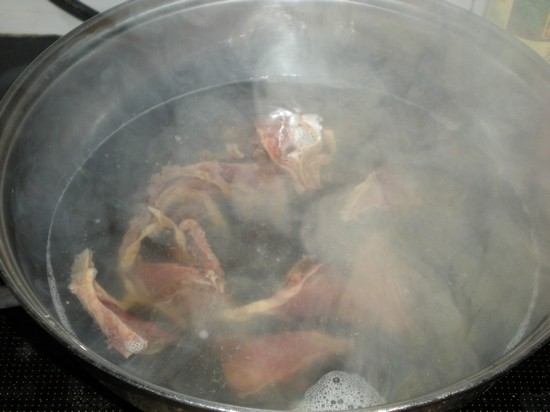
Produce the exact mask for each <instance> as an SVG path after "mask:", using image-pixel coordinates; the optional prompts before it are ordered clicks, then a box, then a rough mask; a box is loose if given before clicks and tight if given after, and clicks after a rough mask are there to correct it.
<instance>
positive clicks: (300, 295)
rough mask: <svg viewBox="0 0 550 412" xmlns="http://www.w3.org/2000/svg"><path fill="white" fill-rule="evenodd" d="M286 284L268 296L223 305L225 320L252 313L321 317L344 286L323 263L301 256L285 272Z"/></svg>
mask: <svg viewBox="0 0 550 412" xmlns="http://www.w3.org/2000/svg"><path fill="white" fill-rule="evenodd" d="M286 279H287V282H286V284H285V286H284V287H283V288H282V289H281V290H280V291H278V292H277V293H275V294H274V295H273V296H271V297H270V298H267V299H262V300H259V301H255V302H251V303H249V304H247V305H244V306H240V307H237V308H231V309H225V310H224V311H223V312H222V313H221V317H222V318H223V319H224V320H230V321H238V322H244V321H248V320H250V319H251V318H253V317H255V316H265V315H270V316H276V315H281V316H290V317H292V318H320V317H322V316H329V315H330V312H331V311H332V310H333V309H334V304H335V303H336V301H337V299H338V297H339V295H340V294H341V293H342V290H343V286H344V283H343V280H342V279H341V278H340V276H338V275H337V274H336V273H335V272H334V271H331V270H330V269H329V268H327V267H326V266H325V265H321V264H318V263H314V262H313V261H312V260H311V259H310V258H308V257H304V258H302V259H301V260H300V261H298V262H297V263H296V264H295V265H294V266H293V267H292V268H291V269H290V270H289V272H288V273H287V275H286Z"/></svg>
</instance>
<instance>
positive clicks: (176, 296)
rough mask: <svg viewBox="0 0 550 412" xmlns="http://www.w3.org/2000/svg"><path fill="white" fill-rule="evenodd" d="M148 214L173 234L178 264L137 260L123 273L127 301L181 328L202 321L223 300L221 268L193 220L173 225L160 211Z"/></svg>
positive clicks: (204, 236) (222, 273)
mask: <svg viewBox="0 0 550 412" xmlns="http://www.w3.org/2000/svg"><path fill="white" fill-rule="evenodd" d="M151 211H152V212H154V213H155V216H156V218H157V219H158V220H159V222H160V224H162V225H163V226H164V227H165V228H166V229H168V230H171V231H173V232H174V234H175V236H174V237H175V240H176V243H177V246H178V247H179V248H180V253H179V254H178V257H179V259H178V260H179V262H157V263H146V262H142V261H137V263H135V264H134V265H133V266H132V268H131V269H129V270H127V271H126V272H125V273H124V274H123V279H124V283H125V286H126V290H127V291H128V298H127V299H128V300H129V301H130V302H131V301H134V302H135V303H139V304H140V305H148V306H151V307H154V308H155V309H156V310H158V311H160V312H162V313H163V314H164V315H167V316H168V317H169V318H170V319H171V320H172V321H173V322H174V323H175V324H176V325H178V326H180V327H186V326H188V325H189V324H190V323H191V324H194V323H197V321H198V320H199V319H200V320H201V321H202V320H204V319H205V318H207V317H208V316H209V314H210V313H211V312H212V311H213V310H214V308H216V307H217V306H218V305H219V304H221V303H222V302H223V301H224V300H225V296H224V272H223V269H222V268H221V266H220V263H219V261H218V259H217V257H216V256H215V255H214V253H213V252H212V250H211V248H210V245H209V244H208V241H207V239H206V235H205V234H204V232H203V230H202V229H201V228H200V226H199V225H198V223H197V222H196V221H194V220H191V219H187V220H184V221H183V222H181V223H180V224H179V225H175V223H173V222H172V221H171V220H170V219H168V218H167V217H165V216H162V215H161V214H160V212H159V211H157V210H155V209H151Z"/></svg>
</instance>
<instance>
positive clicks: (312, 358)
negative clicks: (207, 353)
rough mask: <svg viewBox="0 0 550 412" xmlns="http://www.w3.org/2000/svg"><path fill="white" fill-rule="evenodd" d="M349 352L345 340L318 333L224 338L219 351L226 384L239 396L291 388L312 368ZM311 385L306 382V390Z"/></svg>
mask: <svg viewBox="0 0 550 412" xmlns="http://www.w3.org/2000/svg"><path fill="white" fill-rule="evenodd" d="M349 349H350V343H349V342H348V341H347V340H344V339H339V338H335V337H331V336H329V335H325V334H323V333H320V332H317V331H303V332H282V333H279V334H274V335H268V336H262V337H243V338H237V339H227V340H224V341H221V343H220V348H219V350H220V357H221V360H222V368H223V372H224V376H225V379H226V381H227V384H228V385H229V387H230V388H231V389H233V390H234V391H235V392H236V393H237V394H238V395H239V396H240V397H247V396H251V395H254V394H257V393H259V392H261V391H264V390H267V389H269V388H272V387H275V386H279V385H284V386H288V387H292V386H293V385H296V384H298V381H299V379H300V378H302V377H303V376H304V374H307V372H308V371H309V370H310V369H311V368H313V367H317V368H318V367H320V366H321V365H322V364H324V363H326V362H328V361H330V360H332V359H334V358H335V357H337V356H338V355H342V354H344V353H345V352H346V351H348V350H349ZM310 384H311V381H307V383H305V385H306V387H307V386H309V385H310Z"/></svg>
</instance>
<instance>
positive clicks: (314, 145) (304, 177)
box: [257, 109, 334, 193]
mask: <svg viewBox="0 0 550 412" xmlns="http://www.w3.org/2000/svg"><path fill="white" fill-rule="evenodd" d="M257 131H258V135H259V138H260V142H261V144H262V146H263V147H264V149H265V150H266V152H267V153H268V155H269V157H270V158H271V160H272V161H273V162H274V163H275V164H276V165H277V166H279V167H280V168H281V169H283V170H284V171H286V172H287V173H288V174H289V175H290V176H291V177H292V180H293V182H294V187H295V189H296V191H297V192H298V193H303V192H306V191H312V190H317V189H320V188H321V169H322V168H323V167H324V166H326V165H327V164H329V163H330V161H331V157H332V154H333V152H334V138H333V135H332V132H331V131H330V130H323V127H322V125H321V118H320V117H319V116H318V115H315V114H300V113H296V112H291V111H288V110H284V109H278V110H276V111H274V112H272V113H271V114H270V116H269V119H268V120H267V121H266V122H265V123H263V124H260V125H259V126H258V127H257Z"/></svg>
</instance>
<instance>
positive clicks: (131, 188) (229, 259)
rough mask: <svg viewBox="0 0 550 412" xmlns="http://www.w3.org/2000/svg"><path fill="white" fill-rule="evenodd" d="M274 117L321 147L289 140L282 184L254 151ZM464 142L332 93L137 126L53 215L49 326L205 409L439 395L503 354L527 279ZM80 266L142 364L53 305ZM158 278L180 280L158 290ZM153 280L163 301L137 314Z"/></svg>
mask: <svg viewBox="0 0 550 412" xmlns="http://www.w3.org/2000/svg"><path fill="white" fill-rule="evenodd" d="M281 109H283V110H281ZM274 113H279V114H280V113H293V115H294V116H298V117H296V118H299V116H301V115H304V116H305V115H312V114H314V115H317V116H319V117H318V118H317V117H313V116H310V117H307V116H306V117H303V118H301V119H302V120H303V121H304V122H306V121H308V122H320V124H322V127H323V132H322V146H319V147H320V148H319V147H316V149H315V150H311V152H310V153H306V154H304V153H305V152H306V151H307V150H308V149H307V147H306V146H307V144H308V142H307V139H309V138H311V136H310V135H304V136H305V137H303V136H302V137H303V139H305V140H304V141H306V143H303V141H300V144H304V146H300V145H292V146H291V147H287V150H288V151H289V152H292V153H293V155H294V154H295V155H296V156H295V157H294V159H298V160H297V163H296V164H294V163H293V165H295V166H293V167H286V166H285V165H286V163H284V162H283V163H282V164H277V161H276V155H274V154H273V153H270V152H269V150H268V149H266V145H265V144H264V143H263V142H262V141H261V136H262V130H264V129H262V128H264V127H266V125H269V122H270V121H272V120H273V119H274ZM304 119H305V120H304ZM275 120H277V119H275ZM277 121H278V120H277ZM476 131H477V129H475V128H474V127H473V126H472V127H459V126H457V124H456V123H453V122H452V121H450V120H447V119H446V118H445V117H444V116H443V115H441V114H439V113H436V112H433V111H428V110H426V109H424V108H423V107H419V106H417V105H415V104H412V103H410V102H409V101H407V100H405V99H403V98H398V97H396V96H393V95H391V94H386V93H384V92H380V91H376V90H372V89H365V88H354V87H350V85H342V86H339V87H329V86H324V85H318V84H311V85H308V84H298V83H270V82H255V83H235V84H229V85H224V86H220V87H215V88H212V89H207V90H203V91H200V92H196V93H193V94H189V95H185V96H182V97H180V98H177V99H173V100H171V101H169V102H166V103H165V104H163V105H160V106H158V107H155V108H152V109H150V110H148V111H146V112H144V113H142V114H140V115H139V116H137V117H135V118H134V119H133V120H131V121H130V122H128V123H127V124H125V125H124V126H123V127H121V128H120V129H119V130H118V131H117V132H116V133H114V134H113V135H112V136H110V137H109V138H108V139H106V140H105V141H104V142H103V144H102V145H101V146H100V147H98V148H97V150H96V151H95V152H94V153H93V154H92V155H91V156H90V157H89V158H88V160H87V161H86V162H85V163H84V164H83V165H82V166H81V168H80V169H79V170H78V172H77V173H76V174H75V175H74V176H73V177H72V179H71V181H70V183H69V184H68V186H67V187H66V189H65V191H64V194H63V197H62V198H61V199H60V200H59V203H58V206H57V208H56V212H55V215H54V219H53V222H52V225H51V230H50V236H49V247H48V250H49V253H50V255H49V256H48V261H49V265H50V269H51V270H50V275H51V277H52V282H51V284H54V283H55V285H56V286H57V292H56V293H54V294H58V295H59V299H57V302H58V312H60V313H63V314H64V316H65V317H66V319H67V322H68V323H69V324H70V327H71V328H72V329H73V330H74V332H75V334H76V335H77V336H78V338H79V339H80V340H81V341H82V342H83V343H84V344H85V345H86V346H88V347H90V348H91V349H92V350H94V351H95V352H97V353H99V354H101V355H102V356H104V357H105V358H107V359H109V360H110V361H111V362H113V363H115V364H117V365H119V366H120V367H122V368H123V369H125V370H127V371H129V372H130V373H132V374H134V375H136V376H137V377H139V378H141V379H144V380H147V381H150V382H152V383H154V384H156V385H159V386H161V387H165V388H167V389H170V390H174V391H177V392H180V393H182V394H185V395H190V396H195V397H200V398H204V399H208V400H211V401H220V402H228V403H231V404H237V405H246V406H254V407H264V408H274V409H289V408H294V407H296V406H297V405H303V403H302V404H301V402H302V399H303V397H304V394H306V393H307V394H308V395H307V397H308V399H309V401H308V402H310V405H317V404H318V402H317V401H316V400H313V401H312V400H311V397H312V396H313V395H312V394H314V393H321V392H323V390H324V389H323V390H321V389H312V390H309V391H308V389H309V388H319V385H318V386H314V385H315V384H316V383H317V382H318V381H320V379H321V378H322V377H323V376H324V375H326V374H327V373H329V372H331V371H340V372H334V373H337V374H342V375H341V376H345V377H348V376H349V377H353V378H349V379H350V381H353V382H359V383H358V384H356V386H357V387H360V388H363V387H364V388H367V387H368V388H369V391H371V392H370V394H369V396H368V398H369V399H375V401H373V402H383V401H384V400H385V401H388V402H392V401H399V400H405V399H409V398H410V397H414V396H418V395H421V394H424V393H427V392H430V391H433V390H437V389H439V388H442V387H444V386H446V385H448V384H451V383H454V382H457V381H459V380H461V379H463V378H466V377H467V376H469V375H470V374H472V373H474V372H476V371H478V370H480V369H481V368H483V367H485V366H487V365H488V364H490V363H491V362H492V361H493V360H495V359H496V358H497V357H499V356H500V355H501V354H502V353H503V352H504V351H505V349H506V346H507V345H508V344H509V343H510V342H511V341H512V340H514V339H515V340H516V341H518V340H520V338H521V337H519V338H518V335H517V334H518V330H520V332H525V330H521V327H522V326H521V325H525V323H526V322H525V319H526V316H528V311H529V308H530V302H531V300H532V298H533V297H534V295H533V290H534V285H535V281H536V274H537V273H538V271H539V263H538V259H537V255H536V239H535V238H536V237H535V236H534V228H533V225H532V224H531V220H530V216H529V211H528V210H527V208H526V207H525V205H524V203H523V202H522V199H520V198H519V196H518V195H517V193H516V191H515V190H514V189H513V187H512V185H511V184H510V183H509V182H508V179H507V178H506V173H505V171H506V167H505V165H504V163H503V161H501V159H499V158H498V157H495V156H494V155H493V154H492V153H489V152H487V151H486V150H485V148H486V147H489V146H490V145H491V144H493V143H492V142H489V143H490V144H489V143H487V142H486V141H485V140H486V139H488V138H487V137H486V136H483V135H482V134H473V133H474V132H476ZM266 133H267V132H266ZM264 136H266V135H264ZM268 137H269V136H268ZM303 147H306V148H305V149H303V150H304V152H299V149H301V148H303ZM287 154H288V152H287ZM283 155H284V153H283ZM312 165H313V166H312ZM167 167H168V168H167ZM305 171H306V172H305ZM170 173H173V176H176V177H172V178H167V177H166V176H167V175H170ZM300 173H302V174H303V176H302V175H300ZM154 175H156V176H157V177H156V178H152V176H154ZM317 175H318V176H317ZM297 176H298V177H297ZM300 176H302V177H301V178H300ZM312 176H313V177H312ZM315 177H318V182H316V179H315ZM172 179H173V180H172ZM178 179H179V180H178ZM174 182H175V183H174ZM167 190H170V192H169V193H168V192H166V191H167ZM159 193H160V194H159ZM148 206H150V207H153V208H154V209H155V210H159V211H160V212H159V213H160V214H155V213H157V212H155V211H151V209H150V208H148ZM189 220H193V221H195V222H196V223H198V227H200V230H199V229H196V227H195V226H192V225H190V224H189V223H187V224H184V223H183V222H184V221H189ZM143 222H145V223H143ZM172 223H174V224H175V225H173V224H172ZM155 225H156V226H155ZM176 226H177V227H178V228H179V229H175V227H176ZM129 228H130V229H131V230H134V232H139V234H137V235H136V234H135V233H130V232H131V230H130V231H129ZM132 228H133V229H132ZM147 228H149V229H147ZM147 230H150V232H147V233H148V234H147V233H145V232H146V231H147ZM178 230H181V233H184V236H185V237H186V240H185V241H184V243H185V242H187V246H186V247H187V248H188V249H187V250H183V251H182V249H185V248H184V247H183V246H182V244H181V241H180V240H178V239H181V238H178V236H179V235H178V233H180V232H178ZM201 231H202V232H203V233H204V236H205V239H206V242H207V244H208V248H209V249H210V250H211V252H212V253H211V254H208V253H207V252H205V250H207V249H206V248H205V247H204V244H203V245H202V246H199V240H197V239H199V238H200V233H201ZM129 244H131V245H133V246H128V245H129ZM136 245H137V252H132V251H133V250H135V249H136ZM189 245H192V246H189ZM132 248H133V249H132ZM193 248H195V249H193ZM85 250H90V251H91V252H92V254H93V257H92V258H93V265H94V266H95V269H96V270H97V276H96V282H97V284H99V285H100V286H101V288H102V289H103V292H101V293H106V294H107V295H103V298H102V299H103V303H104V304H106V305H107V306H109V305H110V306H109V307H110V308H111V310H112V311H113V313H116V314H117V316H118V318H119V319H124V322H126V323H127V324H130V325H131V328H133V330H134V331H136V330H139V331H140V333H141V335H147V336H149V338H148V339H149V343H150V344H149V346H148V349H151V352H153V353H150V354H143V353H137V354H131V356H128V357H125V356H123V354H122V353H121V352H120V351H117V348H116V345H113V344H112V342H111V345H110V346H111V347H109V344H107V343H106V340H107V338H106V337H105V335H104V333H102V331H101V330H100V328H99V326H98V322H97V321H96V320H94V319H93V318H92V317H91V316H90V315H89V314H88V313H87V312H86V311H85V310H84V309H83V308H82V304H81V302H80V301H79V300H78V299H77V298H76V296H75V295H74V294H73V293H71V292H70V291H69V283H70V282H71V267H72V266H73V262H74V261H75V257H76V256H77V255H79V254H81V253H82V252H83V251H85ZM196 250H200V253H201V258H200V259H199V258H198V257H197V256H198V254H197V253H199V252H197V251H196ZM184 255H185V256H184ZM189 255H192V256H191V258H190V257H189ZM193 256H194V257H193ZM213 256H215V257H213ZM193 259H195V260H193ZM216 260H217V262H219V268H218V266H216V264H215V262H216ZM128 262H129V263H128ZM185 262H188V263H187V266H186V263H185ZM189 262H190V263H189ZM169 264H172V265H174V266H168V265H169ZM163 265H164V266H163ZM175 266H177V267H178V269H177V270H180V271H184V272H185V271H186V270H187V269H181V267H184V268H192V271H193V272H192V274H189V273H191V270H187V271H186V272H185V273H186V274H185V275H183V274H181V272H177V273H178V274H179V275H178V276H181V277H179V278H177V280H176V281H173V277H172V276H173V275H172V274H168V275H167V274H166V273H168V272H166V271H167V270H168V269H167V268H173V267H175ZM144 268H146V269H147V270H148V272H147V271H146V270H145V269H144ZM170 270H172V269H170ZM144 271H145V272H146V273H145V272H144ZM155 271H157V272H158V273H157V272H155ZM73 272H74V269H73ZM155 273H157V276H158V277H157V278H155V280H154V281H153V284H155V287H159V288H160V289H162V288H163V287H164V289H166V290H164V289H163V291H162V292H156V291H155V292H151V294H150V295H148V294H147V286H145V287H144V286H143V285H144V284H149V283H143V282H150V280H143V279H149V278H151V277H154V276H155ZM170 273H172V272H170ZM206 273H207V274H208V276H206V275H205V274H206ZM213 273H214V275H215V276H214V275H212V274H213ZM202 275H204V277H203V278H200V276H202ZM132 277H134V278H132ZM199 278H200V279H199ZM135 279H138V280H135ZM158 285H160V286H158ZM160 289H159V290H160ZM96 293H99V292H97V289H96ZM153 295H154V296H153ZM105 296H109V297H108V298H106V297H105ZM193 296H199V297H200V298H194V297H193ZM503 301H506V305H504V306H503V305H502V302H503ZM105 302H110V303H105ZM128 319H130V320H128ZM159 331H160V332H159ZM152 342H154V345H153V343H152ZM153 346H154V348H153ZM298 348H306V349H305V351H306V353H302V352H300V350H299V349H298ZM152 349H154V350H152ZM127 355H128V354H127ZM258 357H259V358H258ZM262 357H263V358H262ZM285 360H286V363H285ZM328 376H332V375H328ZM335 376H336V375H335ZM338 376H340V375H338ZM346 379H348V378H346ZM320 382H321V384H320V385H325V384H324V383H323V382H324V381H323V380H321V381H320ZM323 387H324V386H323ZM331 390H332V389H331ZM348 392H349V391H348ZM331 393H332V392H331ZM350 393H352V392H350ZM353 393H355V392H353ZM346 396H347V395H346ZM349 396H351V395H349ZM349 396H348V398H349ZM353 396H355V395H353ZM357 398H358V399H360V397H357ZM346 399H347V398H346ZM354 399H355V398H354ZM337 401H338V399H336V402H337ZM359 406H366V405H359ZM306 409H307V408H306Z"/></svg>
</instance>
